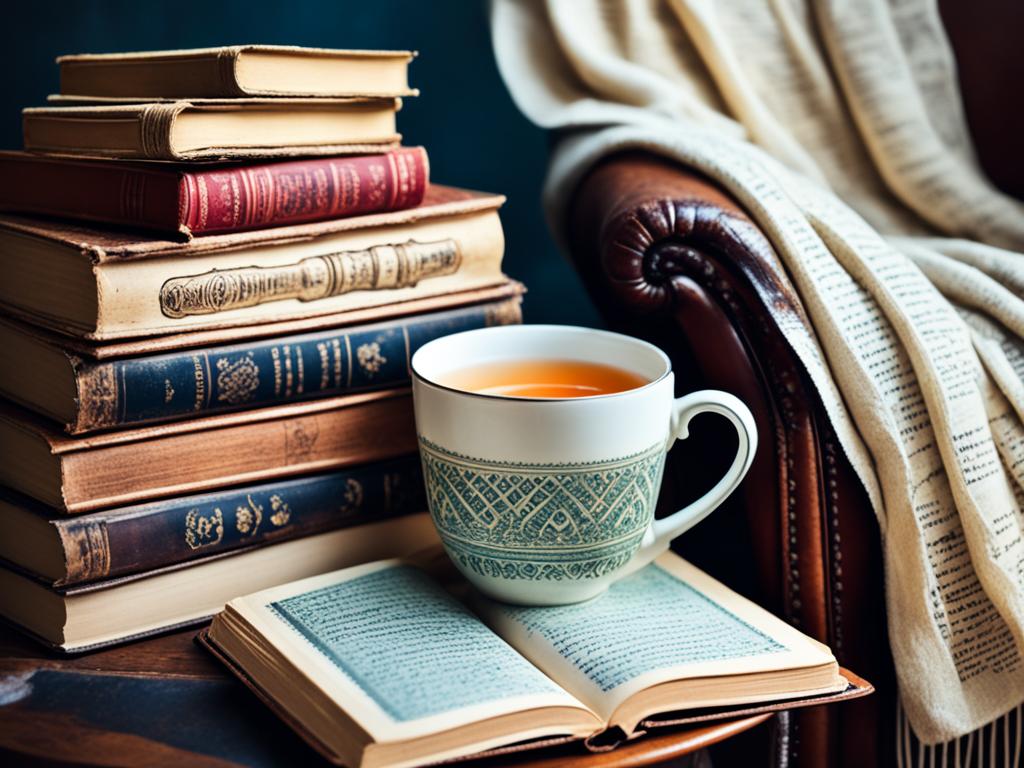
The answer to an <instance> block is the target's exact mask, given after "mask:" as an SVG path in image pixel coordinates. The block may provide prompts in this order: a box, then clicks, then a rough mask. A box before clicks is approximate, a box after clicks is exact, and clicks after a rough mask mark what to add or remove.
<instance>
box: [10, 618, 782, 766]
mask: <svg viewBox="0 0 1024 768" xmlns="http://www.w3.org/2000/svg"><path fill="white" fill-rule="evenodd" d="M194 634H195V630H187V631H184V632H176V633H174V634H169V635H164V636H162V637H157V638H153V639H150V640H145V641H142V642H138V643H133V644H130V645H126V646H122V647H120V648H112V649H110V650H107V651H101V652H99V653H93V654H88V655H84V656H76V657H71V658H65V657H59V656H54V655H52V654H50V653H48V652H47V651H45V650H44V649H42V648H40V647H39V646H37V645H36V644H34V643H33V642H32V641H30V640H28V639H25V638H23V637H22V636H20V635H19V634H17V633H16V632H14V631H13V630H11V629H8V628H6V627H0V764H4V765H19V766H20V765H67V764H73V765H90V766H137V765H174V766H175V768H184V767H185V766H188V767H189V768H215V767H216V768H228V767H229V766H240V765H245V766H300V765H301V766H323V765H327V763H325V762H324V761H323V760H322V759H321V758H319V757H318V756H317V755H316V753H315V752H313V751H312V750H311V749H309V747H307V746H306V745H305V743H303V742H302V741H301V740H300V739H299V738H298V737H297V736H296V735H295V734H294V733H292V732H291V730H289V729H288V728H287V727H286V726H284V725H283V724H282V723H281V722H280V721H278V720H277V718H275V717H274V716H273V715H272V714H271V713H270V711H269V710H267V709H266V708H265V707H264V706H263V705H262V704H261V703H260V702H259V701H258V700H257V699H256V698H255V697H254V696H253V695H252V694H251V693H249V692H248V691H247V690H246V689H245V688H244V687H243V686H242V685H241V684H240V683H238V682H237V681H236V680H235V679H234V678H232V677H230V676H229V675H228V674H227V673H226V672H225V671H224V670H223V669H222V668H221V667H220V666H219V665H218V664H217V663H216V662H214V661H213V659H212V658H211V657H210V656H208V655H207V654H206V652H204V651H203V650H202V649H201V648H199V647H197V646H196V645H194V644H193V642H192V637H193V636H194ZM769 717H770V715H767V714H762V715H757V716H754V717H746V718H740V719H736V720H729V721H722V722H717V723H714V724H711V725H703V726H700V727H695V728H692V729H687V730H685V731H678V732H673V733H671V734H664V735H659V736H655V737H651V738H646V739H643V740H641V741H638V742H636V743H634V744H629V745H626V746H623V747H620V748H619V749H616V750H615V751H614V752H607V753H602V754H594V755H585V754H583V755H581V754H579V753H578V752H575V751H573V752H559V753H557V754H543V753H537V755H536V757H531V759H530V760H528V761H524V760H523V759H522V758H521V757H517V759H516V760H515V761H514V764H516V765H528V766H531V768H542V767H543V768H554V766H560V767H562V766H567V767H571V768H599V767H602V768H603V767H604V766H611V765H615V766H644V765H654V764H657V763H663V762H667V761H675V760H677V759H678V758H680V757H682V756H684V755H687V754H689V753H692V752H694V751H696V750H698V749H701V748H702V747H705V746H708V745H710V744H714V743H716V742H718V741H722V740H723V739H727V738H730V737H732V736H735V735H737V734H739V733H742V732H744V731H746V730H748V729H750V728H753V727H754V726H756V725H758V724H760V723H762V722H764V721H765V720H767V719H769ZM487 764H488V765H494V766H497V765H508V764H511V763H510V762H509V761H508V760H505V761H502V760H498V761H487Z"/></svg>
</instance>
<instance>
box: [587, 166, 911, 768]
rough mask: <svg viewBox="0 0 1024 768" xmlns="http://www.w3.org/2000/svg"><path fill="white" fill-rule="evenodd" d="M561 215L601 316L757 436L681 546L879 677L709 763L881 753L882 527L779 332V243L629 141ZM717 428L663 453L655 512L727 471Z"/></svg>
mask: <svg viewBox="0 0 1024 768" xmlns="http://www.w3.org/2000/svg"><path fill="white" fill-rule="evenodd" d="M569 216H570V221H569V222H568V224H569V227H568V231H569V239H570V250H571V254H572V258H573V260H574V262H575V264H576V266H577V268H578V270H579V272H580V274H581V276H582V277H583V280H584V282H585V284H586V286H587V289H588V291H589V292H590V294H591V296H592V297H593V299H594V300H595V302H596V304H597V305H598V307H599V309H600V311H601V312H602V313H603V314H604V316H605V319H606V321H607V323H608V325H609V327H611V328H614V329H616V330H619V331H622V332H625V333H630V334H632V335H635V336H638V337H641V338H645V339H647V340H649V341H652V342H654V343H655V344H658V345H659V346H660V347H662V348H663V349H664V350H665V351H666V352H668V353H669V354H670V356H671V357H672V359H673V365H674V368H675V371H676V376H677V387H678V388H679V391H680V393H682V392H686V391H692V390H694V389H698V388H705V387H710V388H715V389H723V390H726V391H728V392H732V393H733V394H735V395H737V396H738V397H740V398H741V399H743V400H744V401H745V402H746V403H747V404H748V405H749V406H750V408H751V410H752V411H753V413H754V416H755V419H756V420H757V426H758V431H759V433H760V437H761V439H760V444H759V447H758V452H757V455H756V458H755V461H754V464H753V466H752V468H751V470H750V473H749V475H748V477H747V479H746V481H745V482H744V483H743V485H742V486H741V489H740V490H739V491H737V492H736V493H735V494H734V495H733V496H732V498H730V499H729V500H728V502H726V504H725V505H723V507H722V508H720V509H719V510H718V511H717V512H715V513H714V514H713V515H712V516H711V517H710V518H708V519H707V520H706V521H704V522H703V523H701V524H700V525H699V526H697V527H696V528H694V529H693V530H692V531H690V532H689V533H687V534H686V535H684V536H683V537H682V538H681V539H680V540H678V542H677V547H678V549H679V550H680V551H681V553H682V554H683V555H684V556H685V557H687V558H689V559H690V560H692V561H693V562H695V563H696V564H697V565H699V566H700V567H702V568H704V569H705V570H707V571H709V572H710V573H712V574H713V575H715V576H716V577H717V578H719V579H721V580H722V581H724V582H725V583H727V584H729V585H730V586H731V587H733V588H734V589H736V590H738V591H739V592H741V593H743V594H745V595H746V596H748V597H750V598H751V599H753V600H755V601H756V602H758V603H759V604H761V605H763V606H765V607H767V608H769V609H770V610H772V611H774V612H775V613H776V614H777V615H780V616H783V617H785V618H786V619H787V620H789V621H790V622H792V623H793V624H794V625H796V626H797V627H799V628H800V629H801V630H803V631H804V632H807V633H808V634H810V635H811V636H813V637H815V638H817V639H819V640H821V641H822V642H824V643H827V644H828V645H829V646H830V647H831V648H832V650H833V652H834V653H835V654H836V657H837V658H838V660H839V663H840V664H841V665H843V666H845V667H849V668H850V669H851V670H853V671H855V672H857V673H858V674H860V675H863V676H864V677H866V678H867V679H868V680H870V681H871V682H872V683H874V685H875V686H876V688H877V694H876V695H874V696H870V697H868V698H866V699H862V700H860V701H856V702H850V703H846V704H842V705H838V706H833V707H819V708H813V709H809V710H801V711H794V712H793V713H791V714H790V715H789V716H785V717H782V718H778V719H777V721H776V725H775V730H774V732H773V733H771V734H762V735H761V736H760V737H759V738H760V739H761V740H762V741H761V742H760V743H757V742H754V741H747V742H744V743H739V742H732V743H727V744H725V745H722V747H721V749H727V750H731V752H729V753H728V754H720V755H717V756H716V757H717V758H718V759H719V760H720V764H724V765H768V764H773V765H793V766H823V765H830V766H850V767H851V768H852V767H853V766H858V767H859V766H866V765H873V766H874V765H877V766H885V765H890V764H894V763H895V758H896V756H895V748H894V741H895V739H894V733H895V726H896V718H895V707H896V693H895V682H894V678H893V671H892V660H891V657H890V655H889V651H888V644H887V638H886V626H885V597H884V591H883V573H882V557H881V551H880V541H879V532H878V526H877V524H876V521H875V518H874V514H873V512H872V510H871V508H870V506H869V504H868V501H867V498H866V496H865V494H864V492H863V489H862V488H861V487H860V485H859V482H858V481H857V479H856V477H855V476H854V474H853V470H852V469H851V467H850V466H849V464H848V463H847V461H846V459H845V457H844V456H843V454H842V451H841V449H840V448H839V446H838V444H837V442H836V440H835V437H834V435H833V434H832V433H831V431H830V428H829V424H828V421H827V419H826V417H825V414H824V411H823V409H822V407H821V403H820V401H819V398H818V397H817V395H816V393H815V391H814V389H813V387H812V386H811V384H810V382H809V381H808V380H807V379H806V377H805V376H804V374H803V372H802V370H801V368H800V366H799V363H798V361H797V360H796V358H795V356H794V355H793V353H792V352H791V350H790V349H789V347H788V346H787V344H786V342H785V341H784V340H783V337H782V335H781V333H780V332H779V330H778V329H779V326H780V324H781V323H784V322H794V321H795V322H803V323H806V322H807V321H806V317H805V315H804V311H803V309H802V307H801V305H800V301H799V298H798V297H797V296H796V295H795V294H794V293H793V292H792V290H791V289H790V288H789V287H788V286H786V285H781V284H779V283H778V282H777V281H776V280H775V279H774V278H773V277H772V272H771V271H770V270H768V269H766V265H768V264H769V263H771V262H773V261H776V259H777V257H776V255H775V253H774V252H773V250H772V247H771V245H770V244H769V242H768V241H767V240H766V239H765V237H764V235H763V234H762V233H761V232H760V231H759V230H758V228H757V227H756V225H754V223H753V222H752V221H751V220H750V219H749V218H748V217H747V215H746V214H745V213H744V212H743V211H742V210H741V209H740V208H739V207H738V205H737V204H736V203H735V202H734V201H733V200H732V199H731V198H730V197H729V196H728V195H727V194H725V193H724V192H722V191H721V190H720V189H718V188H716V187H715V186H713V185H712V184H711V183H709V182H708V181H706V180H704V179H702V178H701V177H699V176H698V175H696V174H695V173H693V172H691V171H688V170H686V169H684V168H682V167H680V166H678V165H675V164H672V163H670V162H668V161H664V160H661V159H658V158H656V157H655V156H653V155H647V154H642V153H635V154H622V155H617V156H614V157H610V158H607V159H606V160H605V161H603V162H602V163H600V164H598V165H597V166H596V167H595V168H593V169H592V170H591V172H590V173H589V175H588V176H587V177H586V178H585V179H584V180H583V182H582V183H581V184H580V186H579V188H578V190H577V194H576V195H575V197H574V200H573V203H572V206H571V210H570V213H569ZM701 419H703V420H704V421H701ZM728 432H729V430H726V429H723V428H722V425H721V424H720V423H716V422H715V419H714V417H713V416H702V417H699V419H698V420H695V422H694V425H693V427H692V428H691V431H690V438H689V439H688V440H686V441H683V442H681V443H679V444H677V446H676V447H675V448H674V449H673V450H672V452H671V453H670V455H669V464H668V467H667V469H666V480H665V486H664V487H663V492H662V504H664V506H665V509H664V510H663V511H670V510H669V508H678V507H679V506H681V505H683V504H684V503H686V502H687V501H689V500H690V499H692V498H694V497H696V496H697V495H699V494H700V493H703V492H704V491H705V490H706V489H707V487H710V485H711V484H712V483H713V482H714V481H715V480H716V479H717V478H718V477H719V476H720V475H721V474H722V473H723V472H724V469H725V467H726V466H727V465H728V461H729V459H730V458H731V456H732V453H733V451H734V443H733V444H730V443H731V441H734V440H735V438H734V437H731V436H730V435H728ZM766 739H770V740H771V743H770V744H766V743H764V740H766Z"/></svg>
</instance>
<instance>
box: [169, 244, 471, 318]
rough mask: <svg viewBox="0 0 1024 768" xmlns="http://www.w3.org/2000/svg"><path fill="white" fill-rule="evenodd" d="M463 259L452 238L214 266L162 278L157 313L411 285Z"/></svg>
mask: <svg viewBox="0 0 1024 768" xmlns="http://www.w3.org/2000/svg"><path fill="white" fill-rule="evenodd" d="M461 262H462V256H461V254H460V252H459V246H458V244H457V243H456V242H455V241H454V240H439V241H436V242H431V243H418V242H416V241H415V240H409V241H408V242H405V243H397V244H394V245H375V246H373V247H371V248H368V249H366V250H362V251H342V252H340V253H330V254H327V255H325V256H312V257H310V258H306V259H302V260H301V261H299V262H296V263H295V264H286V265H283V266H280V267H262V268H260V267H243V268H240V269H226V270H213V271H210V272H207V273H205V274H201V275H188V276H186V277H173V278H171V279H170V280H168V281H167V282H165V283H164V284H163V286H162V287H161V289H160V311H161V312H163V314H164V315H166V316H167V317H174V318H179V317H187V316H189V315H209V314H214V313H216V312H225V311H227V310H231V309H241V308H243V307H254V306H257V305H259V304H266V303H268V302H271V301H283V300H285V299H297V300H298V301H316V300H318V299H325V298H328V297H331V296H341V295H342V294H345V293H351V292H352V291H379V290H388V289H394V288H411V287H412V286H415V285H416V284H417V283H419V281H420V280H423V279H425V278H429V277H440V276H442V275H451V274H454V273H455V272H457V271H458V269H459V266H460V264H461Z"/></svg>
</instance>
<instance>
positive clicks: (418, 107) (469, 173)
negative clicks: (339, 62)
mask: <svg viewBox="0 0 1024 768" xmlns="http://www.w3.org/2000/svg"><path fill="white" fill-rule="evenodd" d="M3 23H4V25H5V29H4V31H3V33H2V37H0V40H2V42H3V44H2V45H0V71H3V72H5V73H6V78H5V81H4V84H3V98H2V101H0V103H2V112H0V147H5V148H10V147H19V146H20V145H21V122H20V116H19V111H20V109H21V108H22V107H24V106H36V105H41V104H43V103H44V101H45V98H46V95H47V94H48V93H53V92H55V91H56V90H57V87H58V85H57V83H58V78H57V67H56V65H55V64H54V63H53V60H54V58H55V57H56V56H58V55H60V54H62V53H103V52H111V51H134V50H153V49H166V48H194V47H206V46H215V45H228V44H235V43H279V44H289V45H310V46H322V47H326V48H396V49H415V50H418V51H419V52H420V57H419V58H418V59H417V60H416V61H414V62H413V64H412V68H411V73H410V79H411V81H412V83H413V85H415V86H416V87H418V88H419V89H420V91H421V93H422V95H421V96H420V97H419V98H417V99H408V100H406V104H405V108H404V109H403V110H402V112H401V113H400V114H399V129H400V130H401V132H402V133H403V135H404V140H405V142H406V143H407V144H422V145H424V146H425V147H427V150H428V152H429V153H430V160H431V170H432V177H433V178H434V179H435V180H436V181H439V182H443V183H446V184H455V185H459V186H466V187H471V188H476V189H484V190H488V191H492V192H501V193H503V194H505V195H507V196H508V198H509V201H508V203H507V204H506V206H505V208H504V209H503V211H502V220H503V221H504V225H505V236H506V242H507V250H506V256H505V270H506V272H508V273H509V274H510V275H512V276H513V277H515V278H517V279H519V280H522V281H523V282H524V283H526V285H527V286H528V288H529V289H530V292H529V294H528V295H527V300H526V319H527V321H528V322H558V323H577V324H581V325H597V324H599V321H598V319H597V316H596V314H595V313H594V311H593V309H592V307H591V306H590V304H589V302H588V301H587V298H586V296H585V295H584V293H583V291H582V288H581V287H580V285H579V282H578V281H577V279H576V277H575V275H574V274H573V272H572V269H571V268H570V267H569V265H568V263H567V262H566V260H565V259H564V258H563V257H562V256H561V255H560V254H559V253H558V252H557V251H556V249H555V247H554V244H553V242H552V240H551V237H550V234H549V233H548V230H547V227H546V225H545V222H544V219H543V214H542V211H541V207H540V188H541V183H542V180H543V176H544V167H545V162H546V154H547V153H546V139H545V136H544V134H543V132H541V131H540V130H538V129H537V128H535V127H534V126H533V125H532V124H530V123H529V122H527V120H526V119H525V118H524V117H523V116H522V115H521V114H520V113H519V112H518V110H517V109H516V107H515V105H514V104H513V103H512V100H511V99H510V98H509V95H508V93H507V91H506V90H505V87H504V85H503V84H502V82H501V78H500V76H499V75H498V70H497V67H496V65H495V63H494V56H493V54H492V52H491V47H490V36H489V31H488V24H487V17H486V10H485V4H484V3H483V2H476V1H475V0H359V1H352V0H334V1H333V2H331V1H330V0H316V1H313V0H293V2H259V1H257V0H250V2H245V1H244V0H228V1H226V2H215V1H214V0H206V1H205V2H204V1H203V0H176V2H147V1H146V0H136V2H124V1H123V0H119V1H114V0H108V1H107V2H102V1H100V0H91V1H86V0H82V1H80V2H71V1H70V0H66V1H65V2H56V3H55V2H39V1H38V0H36V1H33V0H21V2H10V3H8V4H7V5H6V7H5V11H4V20H3Z"/></svg>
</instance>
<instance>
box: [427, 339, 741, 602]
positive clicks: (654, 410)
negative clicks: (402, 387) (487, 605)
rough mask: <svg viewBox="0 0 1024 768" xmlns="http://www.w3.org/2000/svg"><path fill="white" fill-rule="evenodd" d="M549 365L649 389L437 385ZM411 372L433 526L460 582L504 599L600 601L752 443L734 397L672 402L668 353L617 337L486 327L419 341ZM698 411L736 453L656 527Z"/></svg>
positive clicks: (706, 508) (722, 490)
mask: <svg viewBox="0 0 1024 768" xmlns="http://www.w3.org/2000/svg"><path fill="white" fill-rule="evenodd" d="M545 359H546V360H570V361H584V362H591V363H601V364H605V365H614V366H617V367H619V368H624V369H626V370H628V371H632V372H634V373H636V374H639V375H640V376H641V377H642V378H643V379H644V381H646V382H647V383H646V384H644V385H643V386H640V387H637V388H636V389H630V390H626V391H623V392H617V393H614V394H605V395H597V396H593V397H575V398H560V399H537V398H523V397H508V396H503V395H491V394H483V393H478V392H468V391H461V390H458V389H453V388H451V387H449V386H446V385H445V380H446V378H448V377H450V376H451V375H452V374H453V373H454V372H455V371H459V370H462V369H465V368H466V367H468V366H474V365H483V364H487V363H491V362H498V361H503V362H504V361H515V360H523V361H536V360H545ZM411 368H412V374H413V375H412V382H413V399H414V402H415V408H416V430H417V433H418V435H419V444H420V455H421V458H422V460H423V473H424V477H425V479H426V486H427V499H428V504H429V507H430V512H431V515H432V517H433V520H434V523H435V525H436V526H437V530H438V532H439V533H440V536H441V540H442V541H443V542H444V546H445V549H446V550H447V552H448V554H449V556H450V557H451V559H452V561H453V562H454V563H455V565H456V566H457V567H458V568H459V570H460V571H461V572H462V573H463V574H464V575H465V576H466V578H467V579H469V580H470V582H472V583H473V584H474V585H475V586H476V587H477V588H478V589H479V590H480V591H481V592H483V593H484V594H486V595H489V596H490V597H493V598H496V599H498V600H503V601H505V602H510V603H519V604H523V605H561V604H566V603H575V602H579V601H581V600H587V599H589V598H592V597H595V596H596V595H598V594H600V593H601V592H603V591H604V590H605V589H607V588H608V587H609V586H610V585H611V584H612V583H613V582H614V581H616V580H617V579H620V578H622V577H623V576H626V575H627V574H629V573H632V572H633V571H635V570H637V569H638V568H640V567H642V566H644V565H646V564H647V563H649V562H651V561H652V560H653V559H654V558H655V557H657V556H658V555H660V554H661V553H662V552H664V551H665V550H666V549H668V546H669V544H670V543H671V541H672V539H674V538H675V537H676V536H678V535H679V534H681V533H683V532H684V531H686V530H688V529H689V528H691V527H692V526H693V525H695V524H696V523H698V522H700V521H701V520H702V519H704V517H706V516H707V515H708V514H709V513H710V512H711V511H712V510H714V509H715V508H716V507H717V506H718V505H719V504H721V503H722V501H723V500H724V499H725V498H726V497H727V496H728V495H729V494H730V493H731V492H732V491H733V489H734V488H735V487H736V486H737V485H738V484H739V482H740V480H742V479H743V476H744V475H745V474H746V472H747V470H748V469H749V468H750V464H751V462H752V461H753V458H754V451H755V449H756V447H757V430H756V428H755V426H754V419H753V416H751V414H750V411H749V410H748V409H747V407H746V406H745V405H744V404H743V403H742V402H740V401H739V400H738V399H737V398H735V397H734V396H732V395H730V394H728V393H726V392H719V391H717V390H704V391H701V392H693V393H692V394H689V395H686V396H685V397H680V398H678V399H674V398H673V380H674V377H673V374H672V367H671V363H670V362H669V359H668V357H667V356H666V355H665V353H663V352H662V351H661V350H659V349H658V348H657V347H655V346H653V345H651V344H648V343H646V342H643V341H640V340H638V339H634V338H630V337H629V336H623V335H620V334H617V333H608V332H606V331H598V330H593V329H590V328H576V327H572V326H558V325H519V326H501V327H492V328H483V329H480V330H475V331H466V332H463V333H456V334H453V335H451V336H445V337H442V338H440V339H435V340H434V341H431V342H429V343H427V344H425V345H423V346H422V347H421V348H420V349H419V350H418V351H417V352H416V353H415V354H414V355H413V357H412V362H411ZM704 411H710V412H712V413H718V414H721V415H722V416H725V417H726V418H727V419H728V420H729V421H730V422H731V423H732V425H733V427H735V429H736V432H737V433H738V435H739V449H738V450H737V452H736V458H735V459H734V460H733V462H732V465H731V466H730V467H729V470H728V471H727V472H726V473H725V476H724V477H722V479H721V480H719V481H718V483H717V484H716V485H715V486H714V487H713V488H712V489H711V490H710V491H708V492H707V493H706V494H704V496H702V497H701V498H699V499H698V500H697V501H695V502H693V503H692V504H690V505H689V506H687V507H686V508H685V509H682V510H680V511H679V512H676V513H675V514H673V515H671V516H669V517H666V518H664V519H661V520H655V519H654V509H655V504H656V502H657V498H658V491H659V488H660V486H661V475H662V471H663V469H664V466H665V454H666V452H667V450H668V449H669V448H670V447H671V446H672V444H673V443H674V442H675V441H676V440H677V439H682V438H685V437H686V436H687V426H688V424H689V423H690V419H692V418H693V417H694V416H695V415H696V414H698V413H702V412H704Z"/></svg>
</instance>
